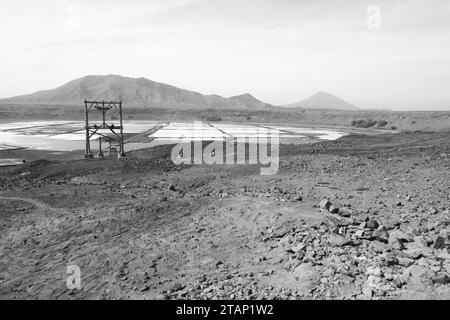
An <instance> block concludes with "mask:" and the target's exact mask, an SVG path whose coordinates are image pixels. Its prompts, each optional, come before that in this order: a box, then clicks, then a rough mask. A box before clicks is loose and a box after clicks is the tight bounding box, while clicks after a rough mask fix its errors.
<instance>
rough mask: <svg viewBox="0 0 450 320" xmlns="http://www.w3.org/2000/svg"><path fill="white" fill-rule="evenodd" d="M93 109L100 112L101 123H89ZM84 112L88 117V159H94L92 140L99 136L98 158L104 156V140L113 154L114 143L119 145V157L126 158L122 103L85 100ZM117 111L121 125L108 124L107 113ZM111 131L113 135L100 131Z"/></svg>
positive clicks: (86, 127) (86, 126)
mask: <svg viewBox="0 0 450 320" xmlns="http://www.w3.org/2000/svg"><path fill="white" fill-rule="evenodd" d="M92 109H95V110H98V111H100V113H101V121H102V122H101V123H97V124H90V123H89V112H91V111H92ZM84 110H85V115H86V124H85V126H84V128H85V130H86V153H85V155H84V156H85V157H86V158H93V157H94V156H93V154H92V152H91V140H92V137H93V136H95V135H97V136H99V139H98V144H99V152H98V156H99V157H102V156H103V150H102V140H103V141H106V142H109V151H110V154H111V150H112V143H114V142H115V143H117V146H118V147H119V152H118V157H119V158H122V157H125V150H124V148H123V144H124V143H123V122H122V101H88V100H84ZM110 110H111V111H116V113H117V114H118V115H119V122H120V124H119V125H115V124H113V123H111V124H108V123H107V122H106V121H107V117H106V115H107V112H108V111H110ZM105 129H106V130H109V131H110V132H111V133H110V134H109V135H107V134H105V133H103V132H99V130H105Z"/></svg>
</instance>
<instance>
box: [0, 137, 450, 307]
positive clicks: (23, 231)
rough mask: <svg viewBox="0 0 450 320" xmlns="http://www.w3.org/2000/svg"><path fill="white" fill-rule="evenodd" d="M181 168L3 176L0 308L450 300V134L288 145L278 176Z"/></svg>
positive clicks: (34, 170) (78, 167)
mask: <svg viewBox="0 0 450 320" xmlns="http://www.w3.org/2000/svg"><path fill="white" fill-rule="evenodd" d="M169 156H170V147H169V146H161V147H158V148H155V149H151V150H143V151H138V152H134V153H132V154H130V155H129V157H128V158H127V159H121V160H117V159H104V160H97V159H95V160H78V161H73V160H66V161H62V160H52V161H48V160H47V161H35V162H31V163H27V164H25V165H23V166H20V167H16V168H1V169H0V230H1V233H0V298H2V299H21V298H26V299H37V298H44V299H46V298H55V299H130V298H136V299H185V298H192V299H221V298H224V299H399V298H400V299H449V298H450V214H449V210H450V203H449V199H450V193H449V191H450V183H449V181H450V180H449V178H450V133H445V132H443V133H420V132H415V133H402V134H395V135H393V134H385V135H380V136H370V137H369V136H362V135H353V136H348V137H345V138H342V139H340V140H338V141H332V142H322V143H317V144H313V145H285V146H281V148H280V159H281V160H280V161H281V163H280V170H279V172H278V174H277V175H274V176H261V175H259V168H258V167H257V166H250V165H223V166H206V165H192V166H185V165H183V166H181V167H177V166H175V165H174V164H173V163H172V162H171V161H170V159H169ZM69 265H77V266H79V267H80V269H81V284H82V289H81V290H69V289H68V288H67V286H66V279H67V277H68V276H69V274H67V266H69Z"/></svg>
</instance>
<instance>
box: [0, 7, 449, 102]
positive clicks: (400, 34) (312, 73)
mask: <svg viewBox="0 0 450 320" xmlns="http://www.w3.org/2000/svg"><path fill="white" fill-rule="evenodd" d="M371 5H375V6H378V8H379V9H380V10H381V11H380V18H381V20H380V21H381V24H380V29H373V28H368V26H367V19H368V18H370V21H371V22H372V23H371V24H369V26H371V27H373V26H377V24H376V16H375V15H374V11H370V12H369V14H368V13H367V9H368V7H369V6H371ZM374 17H375V18H374ZM374 19H375V20H374ZM373 21H375V22H373ZM374 23H375V24H374ZM0 58H1V59H0V70H1V73H2V76H3V77H2V80H1V81H0V84H1V86H0V97H9V96H13V95H20V94H26V93H31V92H34V91H37V90H41V89H51V88H54V87H57V86H59V85H62V84H64V83H65V82H67V81H70V80H73V79H75V78H79V77H82V76H85V75H88V74H120V75H124V76H131V77H146V78H149V79H151V80H154V81H160V82H165V83H168V84H172V85H175V86H178V87H182V88H185V89H189V90H194V91H198V92H201V93H205V94H209V93H216V94H220V95H223V96H232V95H237V94H241V93H245V92H249V93H251V94H253V95H255V96H256V97H257V98H259V99H261V100H263V101H265V102H268V103H273V104H287V103H293V102H297V101H299V100H302V99H303V98H306V97H307V96H309V95H312V94H313V93H315V92H316V91H327V92H330V93H333V94H335V95H337V96H339V97H341V98H343V99H346V100H348V101H349V102H352V103H354V104H356V105H358V106H360V107H366V108H372V107H383V108H395V109H448V110H450V1H448V0H386V1H377V0H372V1H365V0H353V1H348V0H334V1H333V0H327V1H325V0H314V1H301V0H142V1H141V0H127V1H112V0H95V1H92V0H73V1H65V0H58V1H56V0H40V1H31V0H29V1H23V0H6V1H5V0H0Z"/></svg>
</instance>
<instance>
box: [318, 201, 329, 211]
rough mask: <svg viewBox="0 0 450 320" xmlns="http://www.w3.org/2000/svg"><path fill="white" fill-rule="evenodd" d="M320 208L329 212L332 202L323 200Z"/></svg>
mask: <svg viewBox="0 0 450 320" xmlns="http://www.w3.org/2000/svg"><path fill="white" fill-rule="evenodd" d="M319 207H320V208H321V209H323V210H326V211H328V210H329V209H330V207H331V202H330V201H329V200H328V199H323V200H322V201H320V203H319Z"/></svg>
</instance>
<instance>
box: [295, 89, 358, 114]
mask: <svg viewBox="0 0 450 320" xmlns="http://www.w3.org/2000/svg"><path fill="white" fill-rule="evenodd" d="M286 107H288V108H303V109H335V110H351V111H356V110H359V108H358V107H356V106H355V105H353V104H351V103H349V102H347V101H345V100H343V99H341V98H339V97H337V96H335V95H333V94H331V93H328V92H325V91H318V92H316V93H315V94H313V95H312V96H311V97H309V98H307V99H305V100H303V101H300V102H297V103H293V104H289V105H287V106H286Z"/></svg>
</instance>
